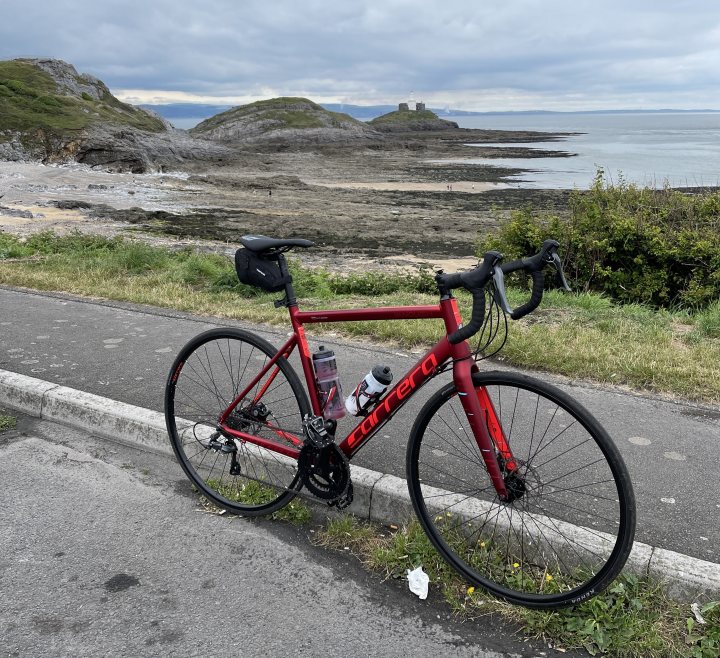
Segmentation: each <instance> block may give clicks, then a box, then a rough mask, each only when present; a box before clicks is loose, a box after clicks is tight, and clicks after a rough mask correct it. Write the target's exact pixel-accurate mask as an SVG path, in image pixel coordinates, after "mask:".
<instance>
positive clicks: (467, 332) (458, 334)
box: [448, 288, 485, 345]
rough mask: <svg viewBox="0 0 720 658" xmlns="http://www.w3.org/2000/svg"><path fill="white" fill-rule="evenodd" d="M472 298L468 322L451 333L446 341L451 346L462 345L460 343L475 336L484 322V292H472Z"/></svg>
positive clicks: (481, 290)
mask: <svg viewBox="0 0 720 658" xmlns="http://www.w3.org/2000/svg"><path fill="white" fill-rule="evenodd" d="M472 298H473V307H472V316H471V318H470V322H468V324H466V325H465V326H464V327H460V329H458V330H457V331H453V333H451V334H450V335H449V336H448V341H449V342H450V344H451V345H457V343H462V341H464V340H467V339H468V338H470V336H472V335H474V334H476V333H477V332H478V331H480V327H482V324H483V322H484V321H485V290H484V289H482V288H481V289H480V290H473V291H472Z"/></svg>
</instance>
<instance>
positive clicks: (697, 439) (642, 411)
mask: <svg viewBox="0 0 720 658" xmlns="http://www.w3.org/2000/svg"><path fill="white" fill-rule="evenodd" d="M0 309H1V311H0V369H3V370H9V371H12V372H17V373H21V374H25V375H29V376H31V377H36V378H39V379H43V380H46V381H50V382H54V383H58V384H62V385H65V386H69V387H72V388H75V389H79V390H82V391H87V392H90V393H95V394H97V395H101V396H104V397H108V398H111V399H114V400H119V401H122V402H127V403H130V404H133V405H137V406H141V407H146V408H149V409H154V410H158V411H160V410H162V397H163V387H164V382H165V377H166V375H167V372H168V370H169V367H170V364H171V362H172V360H173V358H174V355H175V353H176V352H177V351H178V350H179V349H180V347H181V346H182V345H183V344H184V343H185V342H186V341H187V340H188V339H189V338H191V337H192V336H193V335H195V334H197V333H199V332H200V331H203V330H205V329H208V328H211V327H215V326H222V325H228V324H232V325H235V326H243V327H246V328H251V329H254V330H256V331H258V333H260V334H262V335H263V336H265V337H266V338H267V339H268V340H270V342H272V343H273V344H276V345H279V344H280V343H281V342H283V340H284V338H285V335H286V333H287V332H286V330H282V329H278V328H267V327H256V326H250V325H248V324H247V323H237V322H228V321H225V320H218V319H214V318H204V317H194V316H189V315H186V314H181V313H175V312H172V311H166V310H161V309H155V308H150V307H140V306H136V305H129V304H118V303H107V302H95V301H88V300H80V299H78V298H73V297H69V296H65V295H52V294H35V293H28V292H23V291H17V290H11V289H7V288H0ZM321 342H322V343H323V344H326V345H330V346H332V348H333V349H334V350H335V352H336V353H337V355H338V362H339V364H340V365H339V367H340V369H341V374H342V377H343V381H344V383H345V386H346V388H348V389H349V388H350V387H352V386H354V385H355V383H356V382H357V381H359V380H360V379H361V378H362V376H363V375H364V374H365V373H366V372H367V370H368V369H369V367H370V366H371V365H373V364H375V363H384V364H387V365H389V366H391V368H392V369H393V372H395V373H397V374H399V373H402V372H405V371H407V370H408V369H409V368H410V367H411V366H412V365H413V364H414V363H415V362H416V360H417V359H418V355H417V354H408V353H405V352H401V351H393V350H389V349H387V348H377V347H375V346H372V345H367V344H361V343H357V342H354V343H352V342H348V341H344V340H340V339H338V338H337V337H335V338H333V337H332V336H329V337H328V336H325V337H323V338H322V339H321V340H315V339H311V347H313V348H314V347H316V346H318V345H319V344H320V343H321ZM491 367H496V366H491ZM539 376H540V377H543V378H546V379H548V380H549V381H552V382H554V383H556V384H558V385H560V386H561V387H562V388H564V389H566V390H568V391H569V392H570V393H571V394H572V395H573V396H574V397H576V398H578V399H579V400H580V401H581V402H582V403H583V404H584V405H585V406H587V407H588V408H589V409H590V410H591V411H592V412H593V414H595V415H596V416H597V417H598V419H599V420H600V421H601V422H602V423H603V425H605V427H606V428H607V429H608V431H609V432H610V435H611V436H613V437H614V439H615V442H616V443H617V445H618V447H619V449H620V451H621V452H622V454H623V457H624V458H625V461H626V463H627V465H628V468H629V470H630V473H631V476H632V480H633V484H634V487H635V492H636V497H637V503H638V528H637V535H636V539H637V540H638V541H641V542H644V543H646V544H650V545H652V546H658V547H661V548H666V549H669V550H671V551H676V552H678V553H682V554H685V555H690V556H693V557H697V558H700V559H702V560H707V561H710V562H715V563H720V478H718V476H717V473H718V463H720V411H718V410H717V409H712V408H708V407H702V406H697V405H692V404H688V403H683V402H677V403H675V402H671V401H665V400H660V399H654V398H650V397H642V396H637V395H632V394H628V393H624V392H620V391H615V390H613V391H608V390H603V389H601V388H598V387H591V386H587V385H583V384H578V383H574V382H568V381H566V380H562V379H560V378H557V377H552V376H549V375H539ZM433 390H435V385H434V384H432V383H431V384H430V385H429V386H428V387H427V388H426V389H425V390H423V391H421V393H420V394H419V395H418V396H417V397H418V400H417V402H415V401H413V403H412V404H413V406H409V407H408V408H406V409H405V410H403V412H401V413H400V414H398V416H396V418H395V419H393V420H392V421H391V423H389V424H388V425H387V426H386V428H385V429H384V430H383V433H382V435H381V437H377V438H376V439H375V441H373V442H371V443H370V445H369V446H368V447H367V448H365V449H364V450H363V451H362V452H361V453H360V454H359V455H358V456H357V458H356V460H355V461H354V463H358V464H359V465H361V466H366V467H367V468H371V469H374V470H377V471H382V472H386V473H393V474H396V475H399V476H402V475H403V472H404V463H405V460H404V449H405V443H406V441H407V437H408V432H409V427H410V425H411V424H412V420H413V419H414V416H415V414H416V413H417V410H418V408H419V405H420V404H422V402H423V401H424V399H426V397H427V396H428V395H429V394H430V393H432V391H433ZM344 427H345V428H346V429H349V427H350V426H349V425H348V424H346V425H344ZM342 429H343V425H341V431H342ZM383 439H384V440H383Z"/></svg>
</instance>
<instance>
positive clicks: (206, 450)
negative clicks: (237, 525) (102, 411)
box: [165, 328, 310, 516]
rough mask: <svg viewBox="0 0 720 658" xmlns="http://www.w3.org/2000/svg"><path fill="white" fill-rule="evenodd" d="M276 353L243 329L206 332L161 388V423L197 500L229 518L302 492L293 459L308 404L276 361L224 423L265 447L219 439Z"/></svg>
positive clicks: (261, 510)
mask: <svg viewBox="0 0 720 658" xmlns="http://www.w3.org/2000/svg"><path fill="white" fill-rule="evenodd" d="M276 353H277V350H276V349H275V348H274V347H273V346H272V345H271V344H270V343H268V342H267V341H266V340H264V339H263V338H261V337H259V336H256V335H255V334H252V333H249V332H247V331H243V330H241V329H233V328H225V329H212V330H210V331H207V332H205V333H203V334H200V335H199V336H196V337H195V338H193V339H192V340H191V341H190V342H189V343H188V344H187V345H186V346H185V347H183V349H182V350H181V351H180V353H179V354H178V356H177V358H176V359H175V363H174V364H173V366H172V369H171V370H170V376H169V377H168V381H167V385H166V388H165V420H166V423H167V428H168V433H169V434H170V440H171V442H172V446H173V450H174V451H175V455H176V456H177V458H178V460H179V462H180V464H181V466H182V467H183V470H184V471H185V473H186V474H187V476H188V477H189V478H190V480H192V482H193V484H195V486H196V487H197V488H198V490H199V491H200V493H201V494H202V495H204V496H205V497H206V498H207V499H209V500H210V501H212V502H213V503H214V504H215V505H218V506H220V507H222V508H224V509H227V510H229V511H230V512H233V513H236V514H245V515H250V516H252V515H258V514H267V513H269V512H273V511H275V510H277V509H279V508H281V507H283V506H284V505H286V504H287V503H289V502H290V501H291V500H292V499H293V498H294V497H295V495H296V494H297V492H298V490H299V489H300V488H301V487H302V482H301V480H300V477H299V475H298V462H297V459H293V458H291V457H287V456H285V455H283V454H281V453H279V452H276V451H275V450H273V445H275V446H277V447H278V448H279V449H283V448H285V449H287V448H291V449H295V448H297V449H298V450H299V447H300V441H301V440H302V437H303V428H302V419H303V417H304V416H305V414H307V413H309V412H310V404H309V403H308V399H307V395H306V394H305V391H304V389H303V388H302V385H301V384H300V380H299V379H298V376H297V374H296V373H295V371H294V370H293V368H292V366H291V365H290V363H288V361H287V359H284V358H281V359H279V360H278V362H277V364H276V365H275V366H273V367H272V368H270V370H269V371H268V373H266V375H265V376H264V377H263V378H262V379H261V380H260V381H259V382H258V383H257V384H256V385H255V386H253V387H252V388H251V389H250V391H249V392H248V394H247V395H246V397H245V398H244V399H243V400H241V401H240V403H239V404H238V405H237V406H236V408H235V410H234V411H233V413H232V414H231V415H230V416H229V417H228V419H227V421H226V422H227V425H228V426H229V427H231V428H232V429H234V430H238V431H242V432H244V433H246V434H252V435H254V436H257V437H260V438H261V439H264V440H265V442H266V445H267V447H260V446H258V445H256V444H254V443H252V442H245V441H242V440H240V439H234V438H232V437H230V436H229V435H224V434H223V433H221V432H218V430H217V427H218V421H219V418H220V415H221V414H222V413H223V412H224V411H225V409H227V407H228V406H229V405H230V403H231V402H232V401H233V400H234V399H235V397H236V396H237V395H239V394H240V393H241V392H242V391H243V390H244V389H245V388H247V386H248V385H249V384H250V383H251V382H252V380H253V379H254V378H255V377H256V376H257V375H258V374H259V373H260V371H261V370H262V368H263V366H265V365H266V364H267V363H268V362H269V361H270V359H272V357H273V356H275V354H276Z"/></svg>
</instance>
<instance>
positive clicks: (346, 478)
mask: <svg viewBox="0 0 720 658" xmlns="http://www.w3.org/2000/svg"><path fill="white" fill-rule="evenodd" d="M298 467H299V471H300V477H301V478H302V482H303V485H304V486H305V488H306V489H307V490H308V491H309V492H310V493H312V494H313V495H315V496H317V497H318V498H320V499H322V500H334V499H336V498H340V497H341V496H343V495H344V494H345V493H346V492H347V490H348V486H349V484H350V465H349V464H348V460H347V457H345V455H344V454H343V453H342V452H341V451H340V450H339V449H338V447H337V446H336V445H335V444H334V443H331V444H330V445H328V446H326V447H324V448H318V447H316V446H314V445H312V444H311V443H310V442H306V443H305V444H304V445H303V447H302V449H301V450H300V457H299V458H298Z"/></svg>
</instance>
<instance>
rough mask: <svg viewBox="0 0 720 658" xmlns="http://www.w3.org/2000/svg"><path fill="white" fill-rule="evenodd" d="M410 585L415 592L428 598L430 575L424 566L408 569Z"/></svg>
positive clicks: (421, 596)
mask: <svg viewBox="0 0 720 658" xmlns="http://www.w3.org/2000/svg"><path fill="white" fill-rule="evenodd" d="M407 579H408V586H409V587H410V591H411V592H412V593H413V594H417V595H418V596H419V597H420V598H421V599H426V598H427V595H428V585H429V584H430V576H428V575H427V574H426V573H425V572H424V571H423V568H422V567H418V568H417V569H413V570H412V571H410V569H408V570H407Z"/></svg>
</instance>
